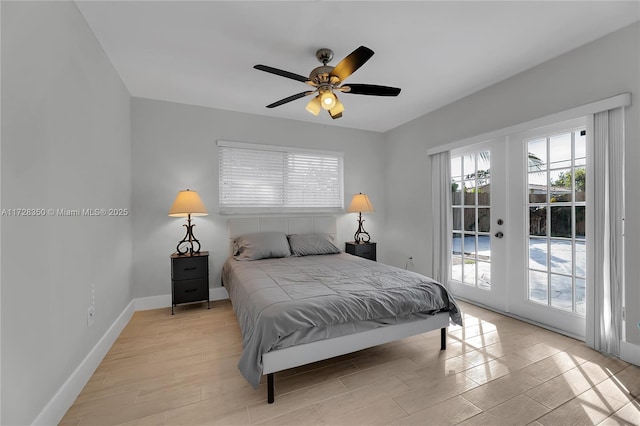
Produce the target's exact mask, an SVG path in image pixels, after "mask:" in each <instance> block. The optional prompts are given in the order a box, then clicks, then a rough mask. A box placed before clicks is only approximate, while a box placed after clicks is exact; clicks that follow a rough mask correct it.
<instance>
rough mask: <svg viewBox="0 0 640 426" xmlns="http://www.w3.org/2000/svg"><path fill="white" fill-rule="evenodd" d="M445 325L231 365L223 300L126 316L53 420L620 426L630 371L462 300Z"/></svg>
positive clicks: (238, 346) (234, 348)
mask: <svg viewBox="0 0 640 426" xmlns="http://www.w3.org/2000/svg"><path fill="white" fill-rule="evenodd" d="M460 305H461V308H462V311H463V313H464V323H465V325H464V327H457V326H452V327H449V338H448V347H447V350H446V351H440V350H439V348H440V342H439V339H440V332H439V331H434V332H431V333H426V334H423V335H420V336H414V337H410V338H407V339H403V340H400V341H397V342H393V343H389V344H386V345H382V346H378V347H375V348H371V349H367V350H363V351H359V352H356V353H353V354H349V355H345V356H342V357H338V358H334V359H331V360H326V361H322V362H318V363H314V364H310V365H306V366H303V367H299V368H296V369H292V370H287V371H284V372H281V373H278V374H276V382H275V383H276V403H275V404H272V405H269V404H267V403H266V389H265V384H261V386H260V388H259V389H258V390H254V389H253V388H252V387H251V386H249V385H248V384H247V382H246V381H245V380H244V379H243V378H242V376H241V375H240V373H239V372H238V370H237V367H236V365H237V362H238V358H239V356H240V353H241V350H242V339H241V336H240V329H239V327H238V323H237V321H236V318H235V315H234V313H233V309H232V307H231V304H230V302H229V301H219V302H215V303H213V304H212V308H211V309H210V310H207V309H206V305H204V308H203V305H200V304H195V305H185V306H181V307H179V308H178V309H177V310H176V315H174V316H172V315H171V310H170V309H169V308H166V309H157V310H151V311H142V312H136V313H135V314H134V316H133V318H132V319H131V321H130V322H129V324H128V325H127V326H126V328H125V329H124V330H123V332H122V334H121V335H120V336H119V338H118V339H117V341H116V342H115V344H114V345H113V347H112V348H111V350H110V351H109V353H108V354H107V356H106V357H105V359H104V360H103V361H102V363H101V364H100V366H99V367H98V369H97V370H96V371H95V373H94V374H93V376H92V377H91V379H90V380H89V382H88V383H87V385H86V386H85V388H84V389H83V391H82V392H81V394H80V395H79V396H78V398H77V400H76V401H75V403H74V404H73V406H72V407H71V408H70V409H69V410H68V412H67V413H66V415H65V416H64V418H63V420H62V422H61V424H62V425H118V424H121V425H204V424H211V425H215V424H219V425H250V424H264V425H269V424H272V425H349V426H355V425H455V424H461V425H528V424H530V425H589V424H603V425H627V424H628V425H631V424H635V425H638V424H640V400H639V399H638V397H639V396H640V368H638V367H636V366H634V365H630V364H627V363H625V362H622V361H620V360H617V359H613V358H609V357H606V356H603V355H601V354H599V353H598V352H596V351H593V350H591V349H589V348H588V347H586V346H585V345H584V344H583V343H581V342H578V341H576V340H573V339H570V338H567V337H564V336H561V335H558V334H556V333H553V332H550V331H547V330H544V329H541V328H538V327H535V326H532V325H529V324H527V323H523V322H521V321H517V320H515V319H512V318H509V317H505V316H502V315H499V314H496V313H494V312H490V311H487V310H484V309H481V308H478V307H476V306H473V305H470V304H466V303H461V304H460Z"/></svg>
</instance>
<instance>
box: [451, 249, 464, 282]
mask: <svg viewBox="0 0 640 426" xmlns="http://www.w3.org/2000/svg"><path fill="white" fill-rule="evenodd" d="M451 279H452V280H455V281H462V256H456V255H453V256H452V258H451Z"/></svg>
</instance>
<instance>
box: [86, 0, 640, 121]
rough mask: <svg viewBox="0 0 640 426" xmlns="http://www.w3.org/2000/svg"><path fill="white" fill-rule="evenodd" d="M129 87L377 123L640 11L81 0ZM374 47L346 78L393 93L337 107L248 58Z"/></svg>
mask: <svg viewBox="0 0 640 426" xmlns="http://www.w3.org/2000/svg"><path fill="white" fill-rule="evenodd" d="M76 3H77V4H78V7H79V9H80V11H81V13H82V14H83V15H84V17H85V19H86V20H87V22H88V24H89V26H90V27H91V29H92V31H93V32H94V33H95V35H96V37H97V39H98V41H99V42H100V44H101V45H102V47H103V48H104V50H105V52H106V54H107V55H108V56H109V58H110V60H111V62H112V63H113V65H114V67H115V68H116V70H117V71H118V73H119V74H120V76H121V77H122V80H123V81H124V84H125V85H126V86H127V88H128V89H129V91H130V93H131V95H132V96H136V97H143V98H151V99H160V100H166V101H172V102H180V103H185V104H193V105H201V106H208V107H214V108H222V109H227V110H231V111H240V112H246V113H253V114H261V115H268V116H272V117H282V118H289V119H294V120H303V121H310V122H316V123H322V124H327V125H337V126H344V127H351V128H357V129H366V130H373V131H379V132H384V131H387V130H389V129H392V128H394V127H397V126H399V125H401V124H403V123H406V122H408V121H410V120H412V119H414V118H417V117H419V116H422V115H424V114H426V113H428V112H430V111H433V110H435V109H437V108H439V107H441V106H444V105H446V104H448V103H451V102H453V101H455V100H457V99H460V98H462V97H464V96H467V95H469V94H471V93H474V92H476V91H478V90H480V89H482V88H484V87H487V86H489V85H491V84H494V83H496V82H498V81H501V80H503V79H505V78H508V77H510V76H512V75H515V74H517V73H519V72H521V71H524V70H526V69H528V68H531V67H533V66H535V65H537V64H540V63H542V62H544V61H547V60H549V59H551V58H554V57H556V56H559V55H561V54H563V53H565V52H567V51H569V50H572V49H574V48H576V47H578V46H581V45H583V44H586V43H588V42H590V41H593V40H595V39H598V38H600V37H602V36H604V35H606V34H609V33H611V32H613V31H615V30H617V29H619V28H622V27H624V26H626V25H629V24H631V23H633V22H635V21H638V20H639V19H640V12H639V2H638V1H628V2H612V1H603V2H596V1H568V2H558V1H548V2H540V1H534V2H525V1H513V2H506V1H498V2H485V1H470V2H458V1H447V2H435V1H409V2H399V1H351V2H337V1H336V2H333V1H280V2H274V1H253V2H246V1H233V2H232V1H227V2H221V1H194V2H191V1H80V0H78V1H76ZM360 45H364V46H367V47H369V48H371V49H372V50H373V51H374V52H375V55H374V56H373V57H372V58H371V59H370V60H369V61H368V62H367V63H366V64H365V65H364V66H363V67H362V68H360V69H359V70H358V71H356V72H355V73H354V74H353V75H352V76H351V77H349V78H348V79H347V81H346V82H347V83H368V84H380V85H388V86H395V87H400V88H402V92H401V93H400V95H399V96H398V97H397V98H390V97H374V96H362V95H351V94H343V95H341V97H340V98H341V100H342V101H343V103H344V105H345V112H344V115H343V117H342V118H340V119H337V120H332V119H331V118H330V117H329V115H328V114H326V113H324V112H323V113H321V114H320V116H318V117H315V116H313V115H311V114H309V113H308V112H306V111H305V105H306V102H307V100H308V98H306V99H305V98H303V99H299V100H296V101H293V102H290V103H288V104H286V105H283V106H280V107H277V108H274V109H267V108H265V105H267V104H270V103H272V102H275V101H277V100H279V99H282V98H285V97H287V96H289V95H292V94H295V93H298V92H302V91H305V90H307V89H308V86H306V85H305V84H304V83H301V82H298V81H295V80H290V79H286V78H283V77H279V76H276V75H273V74H269V73H265V72H262V71H258V70H255V69H253V65H255V64H264V65H269V66H272V67H276V68H280V69H284V70H287V71H291V72H294V73H296V74H301V75H305V76H306V75H308V74H309V72H310V71H311V69H313V68H315V67H316V66H319V65H320V63H319V62H317V60H316V58H315V51H316V50H317V49H318V48H321V47H328V48H330V49H332V50H333V51H334V52H335V56H334V60H333V61H332V62H331V63H330V64H329V65H336V64H337V63H338V61H339V60H341V59H342V58H343V57H345V56H346V55H348V54H349V53H350V52H351V51H353V50H354V49H355V48H357V47H358V46H360Z"/></svg>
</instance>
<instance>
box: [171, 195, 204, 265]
mask: <svg viewBox="0 0 640 426" xmlns="http://www.w3.org/2000/svg"><path fill="white" fill-rule="evenodd" d="M208 214H209V212H208V211H207V208H206V207H205V206H204V204H203V203H202V200H201V199H200V196H199V195H198V193H197V192H196V191H191V190H189V189H185V190H183V191H180V192H178V196H177V197H176V199H175V201H174V202H173V205H172V206H171V209H170V210H169V216H171V217H185V216H186V218H187V223H186V224H185V225H183V226H185V227H186V228H187V233H186V235H185V236H184V238H183V239H182V240H181V241H180V242H179V243H178V245H177V246H176V251H177V252H178V254H187V253H189V254H190V255H193V254H198V253H200V241H198V240H197V239H196V237H194V235H193V227H194V226H195V225H194V224H192V223H191V216H192V215H193V216H207V215H208ZM194 244H197V248H196V246H195V245H194Z"/></svg>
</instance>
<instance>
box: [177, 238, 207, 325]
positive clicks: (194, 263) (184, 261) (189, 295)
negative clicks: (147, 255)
mask: <svg viewBox="0 0 640 426" xmlns="http://www.w3.org/2000/svg"><path fill="white" fill-rule="evenodd" d="M205 300H206V301H207V309H211V303H210V301H209V252H208V251H201V252H200V253H198V254H194V255H191V256H189V255H180V254H178V253H174V254H172V255H171V315H173V308H174V307H175V306H176V305H179V304H181V303H191V302H204V301H205Z"/></svg>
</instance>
